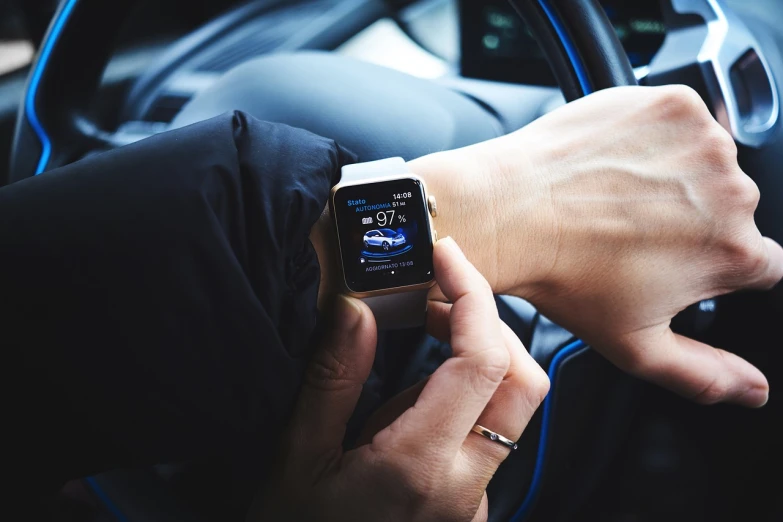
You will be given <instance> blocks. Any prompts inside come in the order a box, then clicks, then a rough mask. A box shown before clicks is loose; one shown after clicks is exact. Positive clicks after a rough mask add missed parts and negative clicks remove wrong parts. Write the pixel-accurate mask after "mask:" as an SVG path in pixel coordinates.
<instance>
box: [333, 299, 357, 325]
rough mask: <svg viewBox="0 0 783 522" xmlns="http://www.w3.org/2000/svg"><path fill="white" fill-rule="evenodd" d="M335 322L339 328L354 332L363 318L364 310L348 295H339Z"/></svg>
mask: <svg viewBox="0 0 783 522" xmlns="http://www.w3.org/2000/svg"><path fill="white" fill-rule="evenodd" d="M334 316H335V322H336V323H337V326H338V327H339V328H343V329H345V330H353V329H354V328H356V325H357V324H359V320H360V319H361V317H362V309H361V308H359V304H358V303H357V302H356V300H355V299H353V298H352V297H349V296H347V295H338V296H337V304H336V306H335V314H334Z"/></svg>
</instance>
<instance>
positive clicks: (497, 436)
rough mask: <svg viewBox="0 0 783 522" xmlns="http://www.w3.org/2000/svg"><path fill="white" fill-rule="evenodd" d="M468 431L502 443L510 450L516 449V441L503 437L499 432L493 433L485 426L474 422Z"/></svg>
mask: <svg viewBox="0 0 783 522" xmlns="http://www.w3.org/2000/svg"><path fill="white" fill-rule="evenodd" d="M470 431H472V432H474V433H478V434H479V435H481V436H482V437H486V438H488V439H489V440H491V441H492V442H497V443H499V444H502V445H504V446H505V447H507V448H509V449H510V450H511V451H514V450H515V449H517V443H516V442H514V441H513V440H511V439H508V438H506V437H504V436H503V435H501V434H500V433H495V432H494V431H492V430H488V429H487V428H485V427H484V426H481V425H479V424H474V425H473V427H472V428H471V429H470Z"/></svg>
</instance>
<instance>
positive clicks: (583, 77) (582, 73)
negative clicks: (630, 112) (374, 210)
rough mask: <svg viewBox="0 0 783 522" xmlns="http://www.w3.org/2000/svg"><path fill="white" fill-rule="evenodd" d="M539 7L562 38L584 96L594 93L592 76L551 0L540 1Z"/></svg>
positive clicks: (561, 41) (561, 40)
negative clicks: (591, 82) (588, 72)
mask: <svg viewBox="0 0 783 522" xmlns="http://www.w3.org/2000/svg"><path fill="white" fill-rule="evenodd" d="M538 5H540V6H541V9H543V10H544V13H545V14H546V16H547V18H549V23H550V24H552V27H554V29H555V32H556V33H557V37H558V38H560V43H562V44H563V47H564V48H565V52H566V54H567V55H568V59H569V60H570V61H571V66H573V68H574V72H575V73H576V78H577V80H578V81H579V86H580V87H581V88H582V94H584V95H585V96H587V95H588V94H590V93H592V92H593V89H592V87H591V86H590V76H588V74H587V69H585V67H584V64H583V63H582V60H581V59H580V58H579V52H578V51H577V50H576V46H575V45H574V42H572V41H571V37H570V36H569V35H568V31H566V29H565V27H563V24H562V23H561V22H560V18H558V15H557V12H556V11H555V10H554V8H553V7H552V6H551V5H550V4H549V0H538Z"/></svg>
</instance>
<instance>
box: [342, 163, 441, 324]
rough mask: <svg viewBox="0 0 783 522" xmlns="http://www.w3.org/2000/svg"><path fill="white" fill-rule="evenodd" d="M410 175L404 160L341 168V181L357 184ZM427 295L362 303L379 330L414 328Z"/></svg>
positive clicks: (386, 297)
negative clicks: (367, 180)
mask: <svg viewBox="0 0 783 522" xmlns="http://www.w3.org/2000/svg"><path fill="white" fill-rule="evenodd" d="M410 173H411V170H410V169H409V168H408V164H407V163H405V160H404V159H402V158H399V157H396V158H386V159H382V160H377V161H368V162H366V163H354V164H353V165H346V166H344V167H343V168H342V173H341V175H342V179H341V181H360V180H363V179H370V178H377V177H381V176H393V175H398V174H410ZM428 292H429V290H428V289H426V288H425V289H424V290H414V291H412V292H400V293H396V294H388V295H379V296H373V297H365V298H364V299H362V301H364V302H365V303H367V306H369V307H370V310H372V313H373V315H375V322H376V324H377V325H378V329H379V330H398V329H402V328H414V327H417V326H422V325H424V322H425V321H426V319H427V293H428Z"/></svg>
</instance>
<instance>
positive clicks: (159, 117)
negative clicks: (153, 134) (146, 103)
mask: <svg viewBox="0 0 783 522" xmlns="http://www.w3.org/2000/svg"><path fill="white" fill-rule="evenodd" d="M187 102H188V97H187V96H178V95H176V94H164V95H163V96H160V97H159V98H158V99H156V100H155V103H153V104H152V106H150V108H149V110H148V111H147V114H146V115H145V116H144V121H155V122H161V123H170V122H171V120H173V119H174V116H176V115H177V113H179V111H180V110H181V109H182V106H183V105H185V104H186V103H187Z"/></svg>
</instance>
